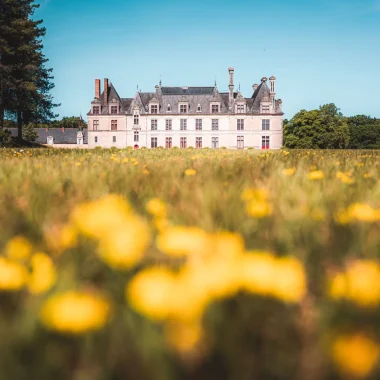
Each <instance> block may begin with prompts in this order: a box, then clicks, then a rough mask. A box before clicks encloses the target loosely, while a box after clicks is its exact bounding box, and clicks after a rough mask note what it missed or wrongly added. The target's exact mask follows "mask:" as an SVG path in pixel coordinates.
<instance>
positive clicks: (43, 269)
mask: <svg viewBox="0 0 380 380" xmlns="http://www.w3.org/2000/svg"><path fill="white" fill-rule="evenodd" d="M31 267H32V273H31V275H30V276H29V278H28V283H27V286H28V289H29V292H30V293H32V294H40V293H45V292H47V291H48V290H49V289H50V288H51V287H52V286H53V285H54V284H55V282H56V279H57V273H56V270H55V267H54V264H53V261H52V260H51V258H50V257H49V256H47V255H46V254H44V253H36V254H34V255H33V256H32V258H31Z"/></svg>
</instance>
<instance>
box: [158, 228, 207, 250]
mask: <svg viewBox="0 0 380 380" xmlns="http://www.w3.org/2000/svg"><path fill="white" fill-rule="evenodd" d="M156 244H157V247H158V249H159V250H160V251H162V252H164V253H166V254H167V255H170V256H187V255H190V254H202V253H207V252H208V251H209V246H210V240H209V236H208V235H207V233H206V232H205V231H203V230H202V229H201V228H198V227H183V226H175V227H169V228H168V229H166V230H165V231H163V232H162V233H161V234H160V235H159V236H158V237H157V241H156Z"/></svg>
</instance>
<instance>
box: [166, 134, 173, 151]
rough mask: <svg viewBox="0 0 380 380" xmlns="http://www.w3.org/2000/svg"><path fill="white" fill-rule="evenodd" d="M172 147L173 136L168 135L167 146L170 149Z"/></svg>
mask: <svg viewBox="0 0 380 380" xmlns="http://www.w3.org/2000/svg"><path fill="white" fill-rule="evenodd" d="M171 147H172V138H171V137H167V138H166V140H165V148H166V149H168V148H171Z"/></svg>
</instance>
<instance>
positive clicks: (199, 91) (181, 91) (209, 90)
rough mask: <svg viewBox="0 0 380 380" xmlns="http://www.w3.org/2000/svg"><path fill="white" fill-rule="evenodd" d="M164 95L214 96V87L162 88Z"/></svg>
mask: <svg viewBox="0 0 380 380" xmlns="http://www.w3.org/2000/svg"><path fill="white" fill-rule="evenodd" d="M161 92H162V95H212V94H213V93H214V87H161Z"/></svg>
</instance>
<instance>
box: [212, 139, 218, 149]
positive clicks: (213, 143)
mask: <svg viewBox="0 0 380 380" xmlns="http://www.w3.org/2000/svg"><path fill="white" fill-rule="evenodd" d="M211 147H212V148H214V149H216V148H219V137H212V139H211Z"/></svg>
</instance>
